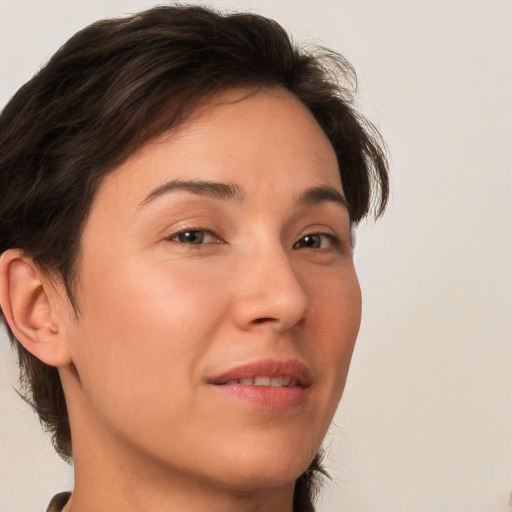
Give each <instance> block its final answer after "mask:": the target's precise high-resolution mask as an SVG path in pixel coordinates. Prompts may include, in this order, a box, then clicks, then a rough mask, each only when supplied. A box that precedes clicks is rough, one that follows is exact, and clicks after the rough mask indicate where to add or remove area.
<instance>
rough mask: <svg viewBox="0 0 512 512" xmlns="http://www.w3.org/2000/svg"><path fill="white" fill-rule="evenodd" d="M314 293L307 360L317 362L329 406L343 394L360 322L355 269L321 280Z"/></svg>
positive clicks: (335, 403)
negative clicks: (308, 358)
mask: <svg viewBox="0 0 512 512" xmlns="http://www.w3.org/2000/svg"><path fill="white" fill-rule="evenodd" d="M325 283H327V284H326V286H324V288H323V289H320V290H317V291H316V292H315V299H314V304H315V306H314V311H315V317H314V318H315V321H314V322H312V328H311V332H309V333H308V335H309V339H310V340H311V343H310V345H309V349H310V351H311V352H310V357H312V358H314V359H315V360H316V362H317V368H318V369H319V379H320V381H322V383H324V384H325V388H324V389H327V390H330V394H331V397H332V398H331V400H332V402H333V405H332V407H333V408H335V407H336V406H337V402H338V401H339V398H340V397H341V393H342V392H343V387H344V385H345V380H346V377H347V373H348V369H349V365H350V360H351V357H352V352H353V349H354V344H355V341H356V338H357V334H358V332H359V325H360V322H361V290H360V287H359V282H358V279H357V276H356V273H355V270H353V269H351V268H349V269H347V270H345V271H343V272H341V273H339V274H337V275H335V276H333V277H332V278H331V279H329V280H326V281H325Z"/></svg>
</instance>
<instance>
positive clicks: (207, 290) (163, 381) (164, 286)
mask: <svg viewBox="0 0 512 512" xmlns="http://www.w3.org/2000/svg"><path fill="white" fill-rule="evenodd" d="M86 270H87V271H84V272H83V283H84V284H86V285H87V286H84V287H83V290H82V293H81V298H80V301H79V302H80V308H81V311H82V314H81V317H80V319H79V322H78V325H77V326H76V331H75V333H74V336H73V340H72V341H73V359H74V362H75V366H76V367H77V370H78V372H79V375H80V378H81V382H82V386H83V388H84V392H85V393H86V394H87V395H89V396H90V398H91V401H94V402H97V403H98V405H100V404H101V403H103V404H104V406H105V407H107V405H108V403H112V402H114V403H117V404H118V406H119V407H122V404H123V403H124V404H125V405H126V408H128V407H131V408H133V405H134V404H135V403H137V402H139V401H140V402H141V403H142V402H144V407H145V408H147V407H148V406H150V405H151V404H150V403H148V400H149V401H151V400H152V399H154V400H155V401H158V397H156V396H155V393H154V390H161V391H162V393H163V395H164V396H165V395H167V396H168V394H169V393H171V392H174V391H173V390H175V389H180V390H189V389H191V386H190V385H189V384H192V385H193V384H194V382H195V379H197V375H196V373H195V368H196V367H197V361H198V360H199V358H200V357H201V355H202V354H204V352H205V350H206V348H207V344H208V340H209V339H210V338H211V336H212V335H213V334H214V332H215V331H216V329H217V328H218V326H219V323H220V322H221V320H222V318H223V317H224V315H223V310H224V307H223V299H224V298H225V297H226V296H227V291H226V290H225V289H223V288H222V283H219V282H218V277H216V275H215V274H214V273H212V272H210V273H208V274H206V273H205V275H201V274H198V273H197V272H195V273H188V272H186V269H183V268H179V265H173V264H172V263H170V264H169V265H164V266H162V265H160V266H157V267H151V266H149V267H148V265H145V266H142V265H138V264H137V262H136V261H134V262H132V263H131V264H129V265H126V266H125V267H124V268H123V267H122V266H120V265H118V266H117V267H116V268H108V267H107V266H104V265H103V266H102V265H98V266H92V265H90V266H89V268H88V269H86ZM212 290H216V293H215V295H213V294H212ZM182 395H183V396H182ZM182 395H175V396H174V400H173V404H176V406H177V405H178V404H179V403H180V402H181V401H183V402H185V401H186V400H187V399H189V397H187V396H185V391H183V392H182ZM149 397H153V398H149ZM156 405H157V404H156V403H155V407H156Z"/></svg>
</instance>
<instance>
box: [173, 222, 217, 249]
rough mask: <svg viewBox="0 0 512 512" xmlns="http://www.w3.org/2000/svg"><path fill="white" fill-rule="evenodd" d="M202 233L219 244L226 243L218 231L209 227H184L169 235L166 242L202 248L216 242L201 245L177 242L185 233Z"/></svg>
mask: <svg viewBox="0 0 512 512" xmlns="http://www.w3.org/2000/svg"><path fill="white" fill-rule="evenodd" d="M194 231H195V232H200V233H207V234H209V235H211V236H212V237H213V238H215V239H216V241H217V243H226V242H225V241H224V240H223V239H222V238H221V237H220V236H219V235H218V234H217V233H216V230H214V229H212V228H207V227H202V226H187V227H182V228H180V229H178V230H176V231H173V232H172V233H171V234H169V235H167V236H166V237H165V238H164V240H167V241H168V242H177V243H179V244H181V245H191V246H192V245H197V246H201V245H206V244H210V243H214V242H211V241H210V242H203V243H200V244H192V243H190V244H187V243H185V242H180V241H178V240H175V239H176V238H177V237H179V236H180V235H183V234H184V233H188V232H194Z"/></svg>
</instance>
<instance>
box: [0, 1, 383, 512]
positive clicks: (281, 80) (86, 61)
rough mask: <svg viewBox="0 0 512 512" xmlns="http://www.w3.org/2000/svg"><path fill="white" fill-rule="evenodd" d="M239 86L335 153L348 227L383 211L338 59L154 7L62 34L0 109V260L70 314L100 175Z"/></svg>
mask: <svg viewBox="0 0 512 512" xmlns="http://www.w3.org/2000/svg"><path fill="white" fill-rule="evenodd" d="M239 85H245V86H254V87H274V86H278V87H283V88H286V89H287V90H288V91H290V92H291V93H293V94H294V95H296V96H297V97H298V98H299V99H300V100H301V101H302V102H303V103H304V104H305V105H306V106H307V107H308V108H309V110H310V111H311V112H312V113H313V115H314V116H315V118H316V120H317V121H318V123H319V124H320V126H321V127H322V128H323V130H324V131H325V133H326V135H327V137H328V138H329V140H330V142H331V144H332V146H333V148H334V150H335V152H336V155H337V158H338V164H339V169H340V174H341V181H342V185H343V189H344V192H345V195H346V198H347V201H348V204H349V211H350V217H351V220H352V221H353V222H356V223H357V222H358V221H359V220H361V219H362V218H363V217H364V216H365V215H367V214H368V212H369V211H370V210H371V207H372V204H373V207H374V210H375V212H376V213H377V214H380V213H382V211H383V209H384V207H385V205H386V201H387V197H388V176H387V163H386V158H385V153H384V151H383V143H382V141H381V139H380V136H379V134H378V132H377V131H376V130H375V128H374V127H373V126H372V125H371V124H370V123H369V122H367V121H366V120H365V119H364V118H363V117H362V116H361V115H359V114H358V113H357V112H356V110H355V109H354V106H353V97H354V92H355V88H356V79H355V73H354V70H353V68H352V67H351V66H350V65H349V64H348V63H347V62H346V61H345V59H343V57H341V56H340V55H337V54H335V53H333V52H331V51H328V50H325V49H319V48H317V49H315V50H311V51H301V50H300V49H299V48H298V47H297V46H295V45H294V44H293V43H292V41H291V40H290V37H289V36H288V34H287V33H286V31H285V30H284V29H283V28H282V27H281V26H280V25H279V24H277V23H276V22H275V21H273V20H270V19H267V18H264V17H262V16H257V15H254V14H247V13H245V14H240V13H235V14H220V13H217V12H215V11H212V10H209V9H206V8H202V7H184V6H167V7H157V8H154V9H150V10H147V11H144V12H142V13H139V14H136V15H133V16H131V17H127V18H119V19H108V20H103V21H99V22H97V23H94V24H92V25H90V26H88V27H86V28H85V29H83V30H82V31H80V32H78V33H77V34H75V35H74V36H73V37H72V38H71V39H70V40H69V41H68V42H67V43H66V44H65V45H64V46H63V47H62V48H61V49H60V50H59V51H58V52H57V53H56V54H55V55H54V56H53V57H52V58H51V59H50V61H49V62H48V63H47V64H46V65H45V66H44V67H43V68H42V69H41V70H40V71H39V72H38V73H37V74H36V75H35V76H34V77H33V78H32V79H31V80H30V81H29V82H27V83H26V84H25V85H23V86H22V87H21V88H20V90H19V91H18V92H17V93H16V94H15V95H14V97H13V98H12V99H11V100H10V102H9V103H8V104H7V106H6V107H5V109H4V110H3V112H2V114H1V116H0V190H1V201H0V253H2V252H3V251H5V250H7V249H9V248H20V249H22V250H23V251H24V252H25V253H26V254H28V255H30V256H32V257H33V258H34V260H35V262H36V263H37V264H38V265H39V266H40V267H41V269H43V270H46V271H51V272H56V273H57V275H60V276H61V278H62V279H63V282H64V284H65V286H66V289H67V291H68V295H69V298H70V300H71V302H72V303H73V305H74V307H75V308H77V307H78V305H77V304H76V302H75V300H74V298H73V283H74V277H75V271H76V268H75V262H76V259H77V255H78V253H79V249H80V236H81V233H82V230H83V228H84V225H85V223H86V221H87V216H88V212H89V208H90V206H91V203H92V200H93V197H94V195H95V192H96V191H97V189H98V186H99V185H100V183H101V181H102V179H103V178H104V177H105V175H106V174H107V173H109V172H111V171H112V170H113V169H115V168H116V167H117V166H119V165H120V164H121V163H122V162H123V161H124V160H125V159H126V158H127V157H128V156H130V155H131V154H133V153H134V152H135V151H136V150H137V149H138V148H140V147H141V146H142V145H143V144H145V143H146V142H148V141H149V140H151V139H153V138H155V137H157V136H158V135H161V134H162V133H164V132H165V131H167V130H169V129H170V128H171V127H175V126H177V125H178V124H179V123H181V122H183V120H185V119H186V118H187V116H188V115H189V114H190V113H191V112H192V111H193V110H194V108H195V107H196V106H197V104H198V101H199V100H203V99H204V98H205V97H207V96H208V95H213V94H215V93H217V92H219V91H221V90H224V89H226V88H229V87H234V86H239ZM0 313H1V312H0ZM7 330H8V332H9V335H10V338H11V341H12V343H13V344H14V345H15V346H16V348H17V350H18V354H19V364H20V369H21V382H22V384H24V385H25V391H26V396H27V400H28V401H29V402H30V403H31V404H32V405H33V406H34V408H35V409H36V411H37V413H38V414H39V417H40V419H41V422H42V424H43V425H44V426H45V427H46V429H47V430H48V431H49V432H50V433H51V434H52V436H53V443H54V446H55V448H56V450H57V452H58V453H59V454H60V455H61V456H63V457H64V458H68V459H69V458H71V457H72V446H71V435H70V428H69V420H68V416H67V408H66V402H65V399H64V393H63V390H62V385H61V383H60V379H59V376H58V372H57V369H56V368H54V367H50V366H47V365H45V364H44V363H42V362H41V361H39V360H38V359H37V358H35V357H34V356H33V355H32V354H30V353H29V352H28V351H27V350H26V349H24V347H23V346H22V345H21V344H20V343H19V342H18V341H17V340H16V339H15V337H14V336H13V334H12V332H11V331H10V329H9V327H8V326H7ZM310 469H311V470H315V469H318V468H315V466H314V465H313V466H311V468H310ZM311 474H312V471H310V472H309V473H305V474H304V475H303V476H302V477H301V479H302V481H303V482H304V485H302V484H301V485H302V487H303V488H304V489H306V491H307V492H306V491H304V492H303V491H301V490H300V489H296V494H297V497H296V499H297V500H300V499H303V501H304V504H303V505H301V506H300V508H299V505H298V503H297V504H296V508H294V510H295V509H297V510H312V508H309V509H308V508H307V507H308V506H310V507H312V505H311V500H310V497H309V494H310V489H309V487H308V486H310V484H311ZM301 479H299V481H301ZM299 481H298V483H299ZM308 482H309V483H308ZM301 492H302V494H303V495H304V496H303V498H300V496H301ZM307 503H309V504H310V505H307Z"/></svg>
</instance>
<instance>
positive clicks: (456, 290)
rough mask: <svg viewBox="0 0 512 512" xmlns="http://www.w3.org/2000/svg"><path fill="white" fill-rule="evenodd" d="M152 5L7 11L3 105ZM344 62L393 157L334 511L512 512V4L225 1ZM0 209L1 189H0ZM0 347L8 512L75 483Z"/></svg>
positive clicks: (12, 1) (331, 492)
mask: <svg viewBox="0 0 512 512" xmlns="http://www.w3.org/2000/svg"><path fill="white" fill-rule="evenodd" d="M151 5H153V2H151V1H144V0H103V1H94V0H89V1H87V2H79V1H69V0H68V1H48V0H47V1H45V2H40V1H39V0H3V1H2V0H0V105H4V104H5V102H6V101H7V100H8V98H9V97H10V96H11V95H12V94H13V93H14V92H15V91H16V89H17V88H18V87H19V86H20V85H21V84H22V83H23V82H24V81H25V80H27V79H28V78H29V77H30V76H31V74H32V73H33V72H34V71H35V70H36V69H37V68H38V66H39V65H40V64H41V63H43V62H44V61H45V60H46V59H48V58H49V57H50V56H51V54H52V53H53V52H54V51H55V50H56V49H57V48H58V47H59V45H61V44H62V43H63V42H64V41H65V40H66V39H67V38H68V37H69V36H71V35H72V34H73V33H74V32H75V31H76V30H78V29H80V28H82V27H83V26H84V25H86V24H87V23H89V22H92V21H94V20H96V19H98V18H101V17H107V16H117V15H121V14H125V13H130V12H133V11H136V10H140V9H143V8H146V7H150V6H151ZM210 5H213V6H215V7H219V8H229V9H238V10H243V9H249V10H252V11H256V12H259V13H262V14H265V15H269V16H271V17H274V18H275V19H277V20H278V21H279V22H281V23H282V24H283V25H284V26H286V27H287V28H288V29H289V30H290V31H291V32H292V33H293V34H294V35H295V38H296V40H297V41H303V42H304V41H316V42H319V43H320V44H324V45H327V46H329V47H332V48H334V49H336V50H337V51H339V52H341V53H342V54H344V55H345V56H346V57H347V58H348V59H349V60H350V61H351V62H352V63H353V64H354V66H355V67H356V70H357V71H358V74H359V79H360V94H359V101H360V105H361V107H362V109H363V111H364V112H365V113H366V114H367V115H368V116H369V117H370V118H371V119H372V120H373V121H374V122H375V123H376V124H377V125H378V126H379V128H380V129H381V131H382V133H383V134H384V136H385V138H386V140H387V142H388V145H389V149H390V152H391V155H392V179H393V193H392V200H391V204H390V207H389V210H388V213H387V214H386V216H385V218H384V219H383V220H382V221H380V222H379V223H377V224H376V225H373V224H372V223H370V224H367V225H366V226H363V227H362V229H360V230H359V235H358V243H357V250H356V262H357V267H358V271H359V275H360V279H361V285H362V289H363V294H364V318H363V325H362V329H361V333H360V337H359V341H358V345H357V348H356V352H355V355H354V360H353V365H352V369H351V373H350V375H349V381H348V384H347V388H346V392H345V395H344V398H343V400H342V405H341V406H340V408H339V410H338V413H337V415H336V418H335V422H334V424H333V427H332V429H331V433H330V435H329V438H328V440H327V441H326V445H327V446H328V447H329V457H328V460H327V466H328V468H329V470H330V472H331V474H332V476H333V482H332V483H330V484H328V485H326V487H325V488H324V491H323V495H322V499H321V503H320V506H319V511H320V512H334V511H337V512H339V511H341V512H349V511H350V512H375V511H379V512H448V511H449V512H510V511H512V501H510V500H511V495H510V493H511V492H512V292H511V290H512V270H511V267H512V236H511V235H512V231H511V224H512V206H511V204H512V201H511V197H512V169H511V166H512V150H511V147H512V100H511V94H512V30H511V27H512V25H511V22H512V2H510V1H507V0H320V1H317V2H312V1H309V0H274V1H270V0H246V1H236V0H218V1H213V2H210ZM0 200H1V191H0ZM15 385H16V372H15V359H14V356H13V354H12V353H11V351H10V349H9V346H8V342H7V339H6V336H5V335H4V333H1V334H0V418H1V419H0V512H31V511H34V512H36V511H43V510H45V506H46V503H47V501H48V500H49V498H50V497H51V496H52V495H53V494H54V493H55V492H57V491H59V490H65V489H69V488H70V487H71V486H72V475H71V470H70V469H69V468H68V467H67V466H66V465H65V464H64V463H62V462H60V461H59V459H58V458H57V456H56V455H54V454H53V453H52V450H51V448H50V447H49V445H48V443H47V440H45V439H44V437H43V436H42V434H41V433H40V429H39V425H38V422H37V419H36V418H35V416H34V415H33V414H32V413H31V411H30V410H29V409H28V408H27V407H26V406H25V405H23V403H22V402H21V400H20V399H19V398H18V397H17V395H16V393H15V391H14V389H13V386H15Z"/></svg>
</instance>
